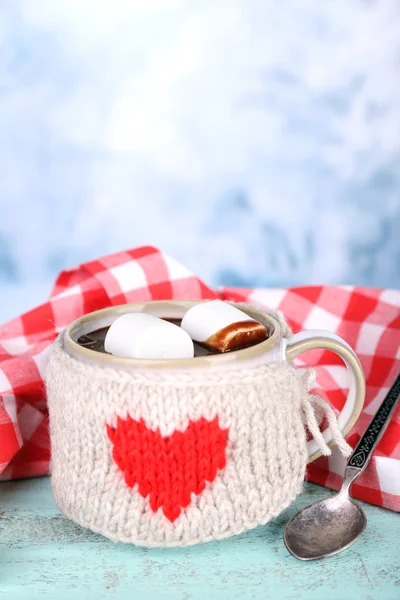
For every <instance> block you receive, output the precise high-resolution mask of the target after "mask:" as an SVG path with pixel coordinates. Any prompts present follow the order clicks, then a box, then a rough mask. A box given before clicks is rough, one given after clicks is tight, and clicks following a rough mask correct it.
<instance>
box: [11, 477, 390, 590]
mask: <svg viewBox="0 0 400 600" xmlns="http://www.w3.org/2000/svg"><path fill="white" fill-rule="evenodd" d="M330 493H331V492H330V491H328V490H326V489H324V488H321V487H318V486H316V485H312V484H306V491H305V493H304V494H303V495H302V496H301V497H300V498H298V500H297V502H296V503H295V504H294V505H293V506H292V507H291V508H290V509H288V510H287V511H285V513H284V514H282V515H281V516H280V517H279V518H278V519H276V520H275V521H274V522H273V523H271V524H269V525H267V526H265V527H259V528H257V529H256V530H255V531H252V532H249V533H246V534H242V535H240V536H237V537H233V538H230V539H227V540H224V541H221V542H214V543H210V544H205V545H200V546H193V547H190V548H174V549H146V548H138V547H135V546H132V545H126V544H117V545H116V544H114V543H113V542H110V541H109V540H107V539H105V538H103V537H102V536H100V535H97V534H95V533H92V532H91V531H89V530H86V529H83V528H82V527H80V526H78V525H75V524H74V523H72V522H71V521H69V520H68V519H66V518H65V517H64V516H63V515H62V514H61V512H60V511H59V510H58V509H57V507H56V506H55V503H54V500H53V498H52V495H51V491H50V480H49V478H46V477H44V478H39V479H30V480H25V481H17V482H4V483H0V599H1V600H22V599H23V600H25V599H26V600H38V599H39V598H40V600H50V599H51V600H65V599H70V598H78V599H79V600H80V599H82V600H102V599H106V598H107V599H108V598H110V599H113V600H127V599H135V600H137V599H138V600H141V599H142V598H143V599H144V600H153V599H154V600H163V599H179V600H200V599H201V600H204V599H206V600H208V599H212V598H217V599H221V600H224V599H229V600H236V599H237V600H247V599H258V598H260V599H268V598H271V599H273V600H282V599H293V600H302V599H303V598H304V599H306V598H307V600H314V599H316V600H346V599H349V600H350V599H351V600H370V599H375V598H377V599H378V598H379V599H380V600H400V515H398V514H395V513H391V512H389V511H385V510H382V509H379V508H377V507H374V506H369V505H364V508H365V510H366V512H367V516H368V526H367V529H366V532H365V534H364V536H363V537H362V538H361V539H360V540H359V541H358V542H357V543H356V544H355V545H354V546H353V547H352V548H350V549H348V550H347V551H345V552H343V553H342V554H341V555H338V556H335V557H332V558H329V559H325V560H321V561H315V562H309V563H303V562H300V561H298V560H296V559H295V558H293V557H292V556H291V555H290V554H289V553H288V552H287V550H286V548H285V547H284V544H283V541H282V533H283V527H284V524H285V523H286V522H287V520H288V518H290V516H292V515H293V514H294V512H295V511H296V510H298V509H299V508H300V507H301V506H304V505H305V504H308V503H309V502H312V501H314V500H318V499H320V498H323V497H324V496H326V495H328V494H330Z"/></svg>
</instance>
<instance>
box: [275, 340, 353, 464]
mask: <svg viewBox="0 0 400 600" xmlns="http://www.w3.org/2000/svg"><path fill="white" fill-rule="evenodd" d="M283 341H284V343H285V354H286V360H287V361H289V362H291V361H292V360H293V359H294V358H295V357H296V356H298V355H299V354H302V353H303V352H307V351H308V350H317V349H324V350H331V351H332V352H335V353H336V354H338V355H339V356H340V358H342V359H343V361H344V363H345V365H346V367H347V370H348V372H349V375H350V386H349V393H348V396H347V399H346V402H345V404H344V406H343V408H342V410H341V411H340V414H339V416H338V419H337V422H338V427H339V429H340V431H341V432H342V434H343V436H346V435H347V434H348V433H349V431H350V430H351V428H352V427H353V425H354V424H355V422H356V421H357V419H358V417H359V415H360V413H361V410H362V407H363V405H364V400H365V378H364V373H363V369H362V366H361V363H360V361H359V359H358V357H357V355H356V353H355V352H354V350H353V349H352V348H351V347H350V346H349V344H348V343H347V342H345V341H344V340H343V339H342V338H341V337H339V336H338V335H336V334H335V333H331V332H330V331H324V330H322V329H311V330H309V331H300V333H296V334H294V335H292V336H291V337H289V338H283ZM322 435H323V436H324V439H325V441H326V443H327V444H328V445H329V446H332V445H333V440H332V434H331V431H330V429H329V428H328V429H326V430H325V431H324V432H323V434H322ZM307 451H308V462H312V461H314V460H315V459H316V458H318V457H319V456H321V454H322V453H321V450H320V449H319V446H318V444H317V442H316V441H315V440H310V441H308V442H307Z"/></svg>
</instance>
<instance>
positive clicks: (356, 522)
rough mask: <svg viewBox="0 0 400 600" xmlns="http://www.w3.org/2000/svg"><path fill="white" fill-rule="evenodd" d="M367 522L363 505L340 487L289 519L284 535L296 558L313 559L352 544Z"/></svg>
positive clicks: (287, 545)
mask: <svg viewBox="0 0 400 600" xmlns="http://www.w3.org/2000/svg"><path fill="white" fill-rule="evenodd" d="M366 525H367V517H366V516H365V513H364V511H363V509H362V508H361V507H360V506H359V505H358V504H356V503H355V502H354V501H353V500H352V499H351V498H350V497H349V496H348V494H347V492H346V493H343V491H341V492H339V493H338V494H335V496H332V497H331V498H326V499H325V500H321V501H320V502H316V503H314V504H309V505H308V506H305V507H304V508H303V509H302V510H301V511H300V512H299V513H297V515H295V516H294V517H293V518H292V519H291V520H290V521H289V523H288V524H287V526H286V529H285V534H284V538H283V539H284V542H285V545H286V547H287V548H288V550H290V552H291V553H292V554H293V555H294V556H296V557H297V558H299V559H301V560H315V559H318V558H323V557H324V556H332V555H333V554H337V553H338V552H341V551H342V550H344V549H345V548H348V547H349V546H351V544H353V543H354V542H355V541H356V540H358V538H359V537H360V536H361V535H362V533H363V531H364V529H365V527H366Z"/></svg>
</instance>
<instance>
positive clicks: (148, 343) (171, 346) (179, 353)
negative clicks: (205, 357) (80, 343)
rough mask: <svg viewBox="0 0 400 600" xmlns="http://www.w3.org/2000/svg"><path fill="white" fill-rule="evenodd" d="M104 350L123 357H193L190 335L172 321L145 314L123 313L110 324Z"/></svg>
mask: <svg viewBox="0 0 400 600" xmlns="http://www.w3.org/2000/svg"><path fill="white" fill-rule="evenodd" d="M104 349H105V351H106V352H110V354H114V355H115V356H122V357H124V358H149V359H164V358H166V359H168V358H170V359H171V358H193V355H194V347H193V342H192V340H191V339H190V336H189V335H188V334H187V333H186V331H184V330H183V329H181V328H180V327H178V326H177V325H174V324H173V323H170V322H169V321H163V320H162V319H158V318H157V317H153V316H152V315H148V314H145V313H126V314H125V315H122V316H121V317H118V318H117V319H116V320H115V321H114V323H113V324H112V325H111V327H110V329H109V330H108V332H107V335H106V338H105V340H104Z"/></svg>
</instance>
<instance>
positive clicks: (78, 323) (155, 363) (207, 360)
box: [63, 300, 281, 370]
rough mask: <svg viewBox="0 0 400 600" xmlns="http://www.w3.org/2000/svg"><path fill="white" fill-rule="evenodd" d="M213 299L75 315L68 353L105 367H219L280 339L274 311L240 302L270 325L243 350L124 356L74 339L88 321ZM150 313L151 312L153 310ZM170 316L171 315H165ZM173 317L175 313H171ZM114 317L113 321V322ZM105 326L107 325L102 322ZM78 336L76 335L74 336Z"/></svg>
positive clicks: (263, 350)
mask: <svg viewBox="0 0 400 600" xmlns="http://www.w3.org/2000/svg"><path fill="white" fill-rule="evenodd" d="M209 301H210V300H148V301H145V302H131V303H128V304H120V305H117V306H110V307H107V308H103V309H100V310H96V311H93V312H90V313H87V314H86V315H83V316H81V317H79V318H78V319H75V320H74V321H73V322H72V323H71V324H70V325H69V326H68V327H67V328H66V329H65V330H64V333H63V343H64V348H65V349H66V351H67V352H68V354H69V355H70V356H72V357H74V358H77V359H82V360H83V361H84V362H90V363H93V362H94V363H97V364H102V365H103V366H104V367H112V368H114V367H117V368H128V369H141V370H142V369H173V370H174V369H189V370H190V369H197V368H205V367H217V366H223V365H224V364H227V363H230V364H231V363H233V362H235V361H239V362H244V361H248V360H250V359H253V358H255V357H259V356H261V355H263V354H265V353H267V352H269V351H270V350H271V349H272V348H273V347H274V346H275V345H276V344H277V342H278V340H279V339H280V337H281V328H280V325H279V323H278V321H277V320H276V319H274V317H272V316H271V315H269V314H267V313H265V312H264V311H262V309H261V308H260V309H258V308H257V307H255V306H253V305H245V306H243V304H242V303H240V305H239V306H240V310H242V311H243V312H245V313H246V314H247V315H249V316H250V317H253V318H255V319H256V320H258V321H261V322H262V323H263V324H264V325H267V326H268V329H269V337H268V338H267V339H266V340H265V341H264V342H260V343H259V344H255V345H254V346H250V347H249V348H244V349H242V350H235V351H233V352H227V353H226V354H210V355H206V356H196V357H193V358H175V359H148V358H124V357H121V356H113V355H111V354H105V353H102V352H97V351H96V350H90V349H89V348H84V347H83V346H81V345H80V344H78V343H77V342H76V341H75V339H77V338H78V337H79V336H78V335H77V334H78V333H79V334H80V335H83V331H82V330H85V329H86V331H85V333H88V331H90V329H89V328H88V326H89V325H94V324H95V323H96V322H97V323H99V322H100V321H103V322H104V321H108V320H111V319H112V317H114V316H115V317H118V316H121V315H123V314H125V313H127V312H146V308H148V307H149V306H153V307H155V308H158V310H160V311H161V312H162V309H163V306H165V310H167V309H168V308H170V309H173V308H175V309H178V310H179V309H180V312H181V313H184V312H186V311H187V310H188V309H189V308H191V307H192V306H195V305H196V304H203V303H204V302H209ZM232 304H233V306H238V303H236V302H233V303H232ZM150 314H151V313H150ZM163 316H165V317H168V316H169V315H168V314H166V315H163ZM176 316H177V318H181V317H182V316H183V315H182V314H181V315H176ZM171 317H172V315H171ZM111 322H112V320H111V321H110V324H111ZM103 326H105V325H103ZM74 338H75V339H74Z"/></svg>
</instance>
